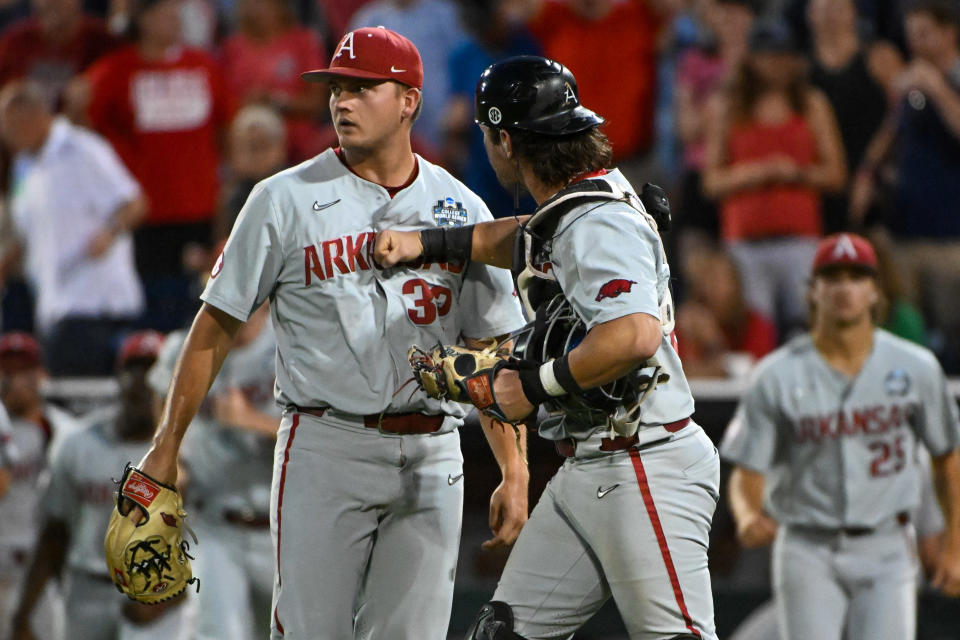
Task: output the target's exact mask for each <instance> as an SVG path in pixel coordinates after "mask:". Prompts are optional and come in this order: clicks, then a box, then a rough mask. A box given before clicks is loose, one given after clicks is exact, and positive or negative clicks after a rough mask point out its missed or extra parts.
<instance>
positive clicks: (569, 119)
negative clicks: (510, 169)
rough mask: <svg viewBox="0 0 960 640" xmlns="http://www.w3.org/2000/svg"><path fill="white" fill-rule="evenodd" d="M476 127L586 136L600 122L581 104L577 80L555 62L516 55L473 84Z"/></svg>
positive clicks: (490, 67) (596, 116)
mask: <svg viewBox="0 0 960 640" xmlns="http://www.w3.org/2000/svg"><path fill="white" fill-rule="evenodd" d="M474 119H475V120H476V122H477V124H484V125H487V126H490V127H505V128H512V129H520V130H523V131H530V132H533V133H540V134H544V135H550V136H564V135H569V134H573V133H580V132H581V131H586V130H587V129H590V128H591V127H596V126H598V125H601V124H603V123H604V119H603V118H602V117H600V116H599V115H597V114H596V113H594V112H593V111H591V110H590V109H587V108H586V107H584V106H583V105H581V104H580V93H579V92H578V91H577V81H576V79H575V78H574V77H573V74H572V73H570V70H569V69H567V68H566V67H565V66H563V65H562V64H560V63H559V62H554V61H553V60H548V59H546V58H541V57H539V56H516V57H513V58H508V59H506V60H504V61H503V62H497V63H495V64H492V65H490V66H489V67H487V69H486V70H485V71H484V72H483V74H482V75H481V76H480V81H479V82H477V93H476V111H475V117H474Z"/></svg>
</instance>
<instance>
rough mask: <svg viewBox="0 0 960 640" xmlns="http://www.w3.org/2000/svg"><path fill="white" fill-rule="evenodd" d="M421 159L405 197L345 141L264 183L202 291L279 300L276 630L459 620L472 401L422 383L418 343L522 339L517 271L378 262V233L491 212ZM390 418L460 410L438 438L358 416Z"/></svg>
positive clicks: (245, 310) (207, 295)
mask: <svg viewBox="0 0 960 640" xmlns="http://www.w3.org/2000/svg"><path fill="white" fill-rule="evenodd" d="M416 163H417V167H418V169H417V171H418V173H417V175H416V176H415V178H414V179H413V181H412V182H411V183H410V184H409V186H407V187H404V188H403V189H400V190H399V191H397V192H396V193H393V194H391V193H390V192H388V191H387V189H385V188H384V187H382V186H380V185H377V184H374V183H372V182H368V181H366V180H364V179H362V178H360V177H358V176H357V175H355V174H354V173H353V172H352V171H350V169H349V168H347V166H345V165H344V164H343V163H342V162H341V160H340V158H339V157H338V156H337V154H336V153H335V152H334V151H332V150H328V151H326V152H324V153H322V154H320V155H319V156H317V157H315V158H313V159H312V160H309V161H307V162H305V163H303V164H300V165H298V166H296V167H293V168H291V169H289V170H287V171H283V172H281V173H279V174H277V175H275V176H273V177H271V178H268V179H267V180H265V181H264V182H261V183H260V184H259V185H258V186H257V187H256V188H255V189H254V190H253V192H252V193H251V195H250V198H249V199H248V201H247V203H246V205H245V206H244V208H243V210H242V211H241V213H240V216H239V218H238V219H237V222H236V225H235V226H234V228H233V231H232V232H231V234H230V238H229V240H228V241H227V244H226V247H225V248H224V251H223V254H222V255H221V257H220V259H219V260H218V262H217V264H216V266H215V267H214V270H213V272H212V277H211V279H210V281H209V282H208V283H207V288H206V290H205V291H204V293H203V296H202V298H203V299H204V300H205V301H206V302H207V303H208V304H210V305H212V306H214V307H217V308H219V309H222V310H223V311H224V312H226V313H229V314H231V315H233V316H235V317H237V318H239V319H241V320H246V319H247V317H248V316H249V314H250V313H251V312H252V311H253V310H254V309H257V308H258V307H259V306H260V305H261V304H262V303H263V302H264V301H265V300H267V299H269V300H270V314H271V319H272V323H273V327H274V332H275V334H276V340H277V362H276V376H277V383H276V394H275V395H276V398H277V401H278V403H279V404H280V405H282V406H285V407H288V408H291V410H290V411H288V412H287V413H286V414H285V415H284V419H283V421H282V423H281V426H280V429H279V431H278V435H277V447H276V451H275V456H274V472H273V484H272V487H271V517H272V522H271V531H272V533H273V542H274V547H275V550H276V561H277V572H276V576H275V587H274V603H273V604H274V606H273V637H275V638H279V637H286V638H290V639H294V638H301V637H303V638H310V637H314V636H315V634H316V630H317V629H319V628H323V629H325V630H326V632H327V633H328V635H329V636H330V637H337V638H348V637H356V638H358V639H359V638H371V637H390V638H397V639H398V640H402V639H404V638H410V639H411V640H412V639H413V638H435V637H442V636H443V635H445V633H446V629H447V626H448V623H449V616H450V609H451V606H452V597H453V573H454V571H453V570H454V567H455V566H456V557H457V550H458V541H459V535H460V515H461V513H460V512H461V508H462V502H463V482H457V480H458V479H460V478H462V474H463V471H462V456H461V453H460V450H459V437H458V434H457V433H456V432H455V431H453V429H455V427H456V426H457V425H458V424H459V423H460V420H459V419H458V418H461V417H462V416H464V415H465V414H466V409H465V407H464V406H463V405H460V404H457V403H451V402H443V403H441V402H439V401H436V400H432V399H429V398H427V397H426V396H425V395H424V394H423V393H420V392H419V391H418V390H417V388H416V386H415V385H413V384H411V383H412V374H411V372H410V367H409V364H408V362H407V350H408V349H409V348H410V345H412V344H418V345H421V346H432V345H435V344H436V343H437V342H443V343H455V342H458V341H459V340H460V338H461V337H470V338H482V337H488V336H495V335H500V334H505V333H509V332H510V331H512V330H514V329H517V328H519V327H520V326H521V325H522V323H523V318H522V315H521V313H520V308H519V304H518V302H517V301H516V299H515V298H514V297H513V296H512V295H511V293H512V291H513V285H512V282H511V280H510V276H509V274H508V273H507V272H506V271H503V270H497V269H493V268H490V267H487V266H485V265H481V264H477V263H466V264H464V263H454V262H444V263H426V264H423V263H420V264H415V265H402V266H398V267H395V268H392V269H389V270H381V269H379V268H377V266H376V265H375V264H374V262H373V257H372V251H373V244H374V239H375V237H376V233H377V231H378V230H380V229H383V228H388V227H389V228H397V229H417V228H424V227H431V226H460V225H463V224H472V223H476V222H482V221H485V220H490V219H491V218H492V217H491V215H490V213H489V211H488V210H487V208H486V207H485V206H484V204H483V202H481V201H480V199H479V198H477V197H476V196H475V195H474V194H473V193H471V192H470V191H469V190H468V189H467V188H466V187H464V186H463V185H462V184H461V183H460V182H458V181H457V180H456V179H454V178H453V177H451V176H450V175H449V174H448V173H447V172H446V171H444V170H443V169H441V168H439V167H436V166H434V165H432V164H430V163H429V162H426V161H424V160H423V159H422V158H419V157H417V158H416ZM291 405H292V406H291ZM296 407H301V408H303V407H310V408H316V407H333V408H334V409H336V410H337V412H330V414H328V415H324V416H323V417H318V416H316V415H311V414H309V413H302V412H300V411H297V410H296ZM384 411H386V412H390V413H404V412H420V413H426V414H446V415H449V416H453V418H452V419H449V420H445V421H444V428H443V429H441V430H440V431H439V432H438V433H432V434H429V435H403V436H393V435H390V434H381V433H380V432H378V431H377V430H375V429H368V428H366V427H364V425H363V422H362V420H358V419H357V417H356V416H357V415H358V414H360V415H366V414H376V413H379V412H384ZM351 415H352V416H353V417H352V418H351ZM398 461H399V462H398ZM318 487H322V489H323V490H322V491H318V490H317V488H318ZM424 531H430V532H431V535H430V536H427V537H424V535H423V532H424ZM407 561H410V562H407ZM398 562H400V563H401V564H400V565H398V564H397V563H398ZM410 563H413V564H410ZM408 564H410V566H409V567H407V565H408ZM401 565H402V566H401ZM398 567H400V568H401V569H402V570H400V571H398ZM411 575H415V576H416V580H415V588H413V587H412V586H411V582H410V576H411Z"/></svg>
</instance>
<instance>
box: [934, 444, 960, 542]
mask: <svg viewBox="0 0 960 640" xmlns="http://www.w3.org/2000/svg"><path fill="white" fill-rule="evenodd" d="M933 479H934V484H935V486H936V489H937V497H938V498H939V501H940V507H941V508H942V509H943V517H944V520H946V525H947V530H946V540H945V542H946V544H947V545H951V546H954V547H955V548H960V449H954V450H953V451H951V452H950V453H947V454H946V455H943V456H939V457H937V458H934V459H933Z"/></svg>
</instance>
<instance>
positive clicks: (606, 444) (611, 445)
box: [554, 418, 690, 458]
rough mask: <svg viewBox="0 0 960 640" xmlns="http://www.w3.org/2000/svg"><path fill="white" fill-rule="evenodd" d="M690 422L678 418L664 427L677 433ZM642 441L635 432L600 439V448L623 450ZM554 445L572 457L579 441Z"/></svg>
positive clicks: (562, 454) (561, 442)
mask: <svg viewBox="0 0 960 640" xmlns="http://www.w3.org/2000/svg"><path fill="white" fill-rule="evenodd" d="M688 424H690V418H684V419H683V420H677V421H676V422H670V423H667V424H665V425H663V428H664V429H666V430H667V432H669V433H676V432H677V431H680V429H683V428H684V427H685V426H687V425H688ZM638 442H640V436H638V435H637V434H633V435H632V436H630V437H629V438H628V437H626V436H619V437H617V438H604V439H603V440H601V441H600V450H601V451H623V450H624V449H629V448H630V447H632V446H634V445H635V444H637V443H638ZM554 445H555V446H556V448H557V453H559V454H560V455H561V456H563V457H564V458H572V457H573V456H574V454H576V452H577V441H576V440H574V439H573V438H564V439H563V440H557V441H555V442H554Z"/></svg>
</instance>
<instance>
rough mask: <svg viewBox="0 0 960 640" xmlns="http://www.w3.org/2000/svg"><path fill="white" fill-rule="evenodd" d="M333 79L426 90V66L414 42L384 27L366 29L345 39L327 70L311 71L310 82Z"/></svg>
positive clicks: (308, 74)
mask: <svg viewBox="0 0 960 640" xmlns="http://www.w3.org/2000/svg"><path fill="white" fill-rule="evenodd" d="M332 76H347V77H348V78H369V79H371V80H396V81H397V82H402V83H403V84H405V85H409V86H411V87H415V88H417V89H422V88H423V62H422V61H421V60H420V52H419V51H417V48H416V47H415V46H414V44H413V43H412V42H410V41H409V40H407V39H406V38H404V37H403V36H402V35H400V34H399V33H397V32H396V31H391V30H390V29H386V28H384V27H363V28H362V29H356V30H355V31H351V32H350V33H348V34H347V35H345V36H343V39H342V40H341V41H340V44H338V45H337V48H336V50H335V51H334V53H333V57H332V58H331V59H330V66H329V67H327V68H326V69H317V70H316V71H307V72H306V73H302V74H300V77H301V78H303V79H304V80H306V81H307V82H327V81H328V80H329V79H330V77H332Z"/></svg>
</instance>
